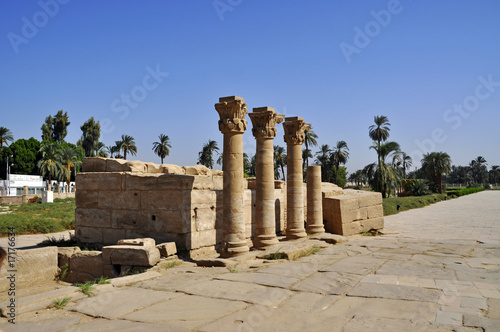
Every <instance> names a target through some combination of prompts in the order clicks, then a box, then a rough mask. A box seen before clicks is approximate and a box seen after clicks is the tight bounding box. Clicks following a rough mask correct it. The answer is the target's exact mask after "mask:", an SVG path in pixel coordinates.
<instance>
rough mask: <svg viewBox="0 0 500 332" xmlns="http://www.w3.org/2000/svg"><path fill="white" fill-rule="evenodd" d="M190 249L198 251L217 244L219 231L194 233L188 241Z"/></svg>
mask: <svg viewBox="0 0 500 332" xmlns="http://www.w3.org/2000/svg"><path fill="white" fill-rule="evenodd" d="M188 241H189V244H188V248H191V249H197V248H201V247H206V246H210V245H213V244H214V243H217V231H216V230H215V229H211V230H206V231H199V232H192V233H191V236H190V237H189V239H188Z"/></svg>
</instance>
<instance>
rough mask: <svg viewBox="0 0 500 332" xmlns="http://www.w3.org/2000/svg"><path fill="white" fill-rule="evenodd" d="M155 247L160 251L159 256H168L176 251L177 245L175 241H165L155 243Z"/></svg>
mask: <svg viewBox="0 0 500 332" xmlns="http://www.w3.org/2000/svg"><path fill="white" fill-rule="evenodd" d="M156 248H158V250H159V251H160V256H161V257H169V256H172V255H175V254H176V253H177V246H176V245H175V242H165V243H160V244H158V245H156Z"/></svg>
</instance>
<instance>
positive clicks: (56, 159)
mask: <svg viewBox="0 0 500 332" xmlns="http://www.w3.org/2000/svg"><path fill="white" fill-rule="evenodd" d="M40 154H41V155H42V159H40V160H39V161H38V163H37V167H38V169H39V170H40V173H41V175H42V176H43V177H45V176H47V177H48V179H49V188H50V182H51V181H52V176H54V177H56V178H57V177H58V176H59V174H60V173H61V171H62V169H63V166H62V164H61V147H60V146H59V144H56V143H48V142H43V143H42V145H41V147H40Z"/></svg>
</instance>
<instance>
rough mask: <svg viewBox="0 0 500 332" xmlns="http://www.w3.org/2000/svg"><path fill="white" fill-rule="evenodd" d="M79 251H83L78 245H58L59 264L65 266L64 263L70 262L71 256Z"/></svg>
mask: <svg viewBox="0 0 500 332" xmlns="http://www.w3.org/2000/svg"><path fill="white" fill-rule="evenodd" d="M79 252H81V250H80V248H78V247H58V248H57V266H59V267H63V266H64V265H66V264H69V260H70V258H71V256H73V255H74V254H76V253H79Z"/></svg>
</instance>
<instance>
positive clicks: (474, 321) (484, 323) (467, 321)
mask: <svg viewBox="0 0 500 332" xmlns="http://www.w3.org/2000/svg"><path fill="white" fill-rule="evenodd" d="M463 322H464V326H470V327H478V328H482V329H483V331H485V332H495V331H499V330H500V321H499V320H494V319H488V318H483V317H477V316H474V315H468V314H466V315H464V318H463Z"/></svg>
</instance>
